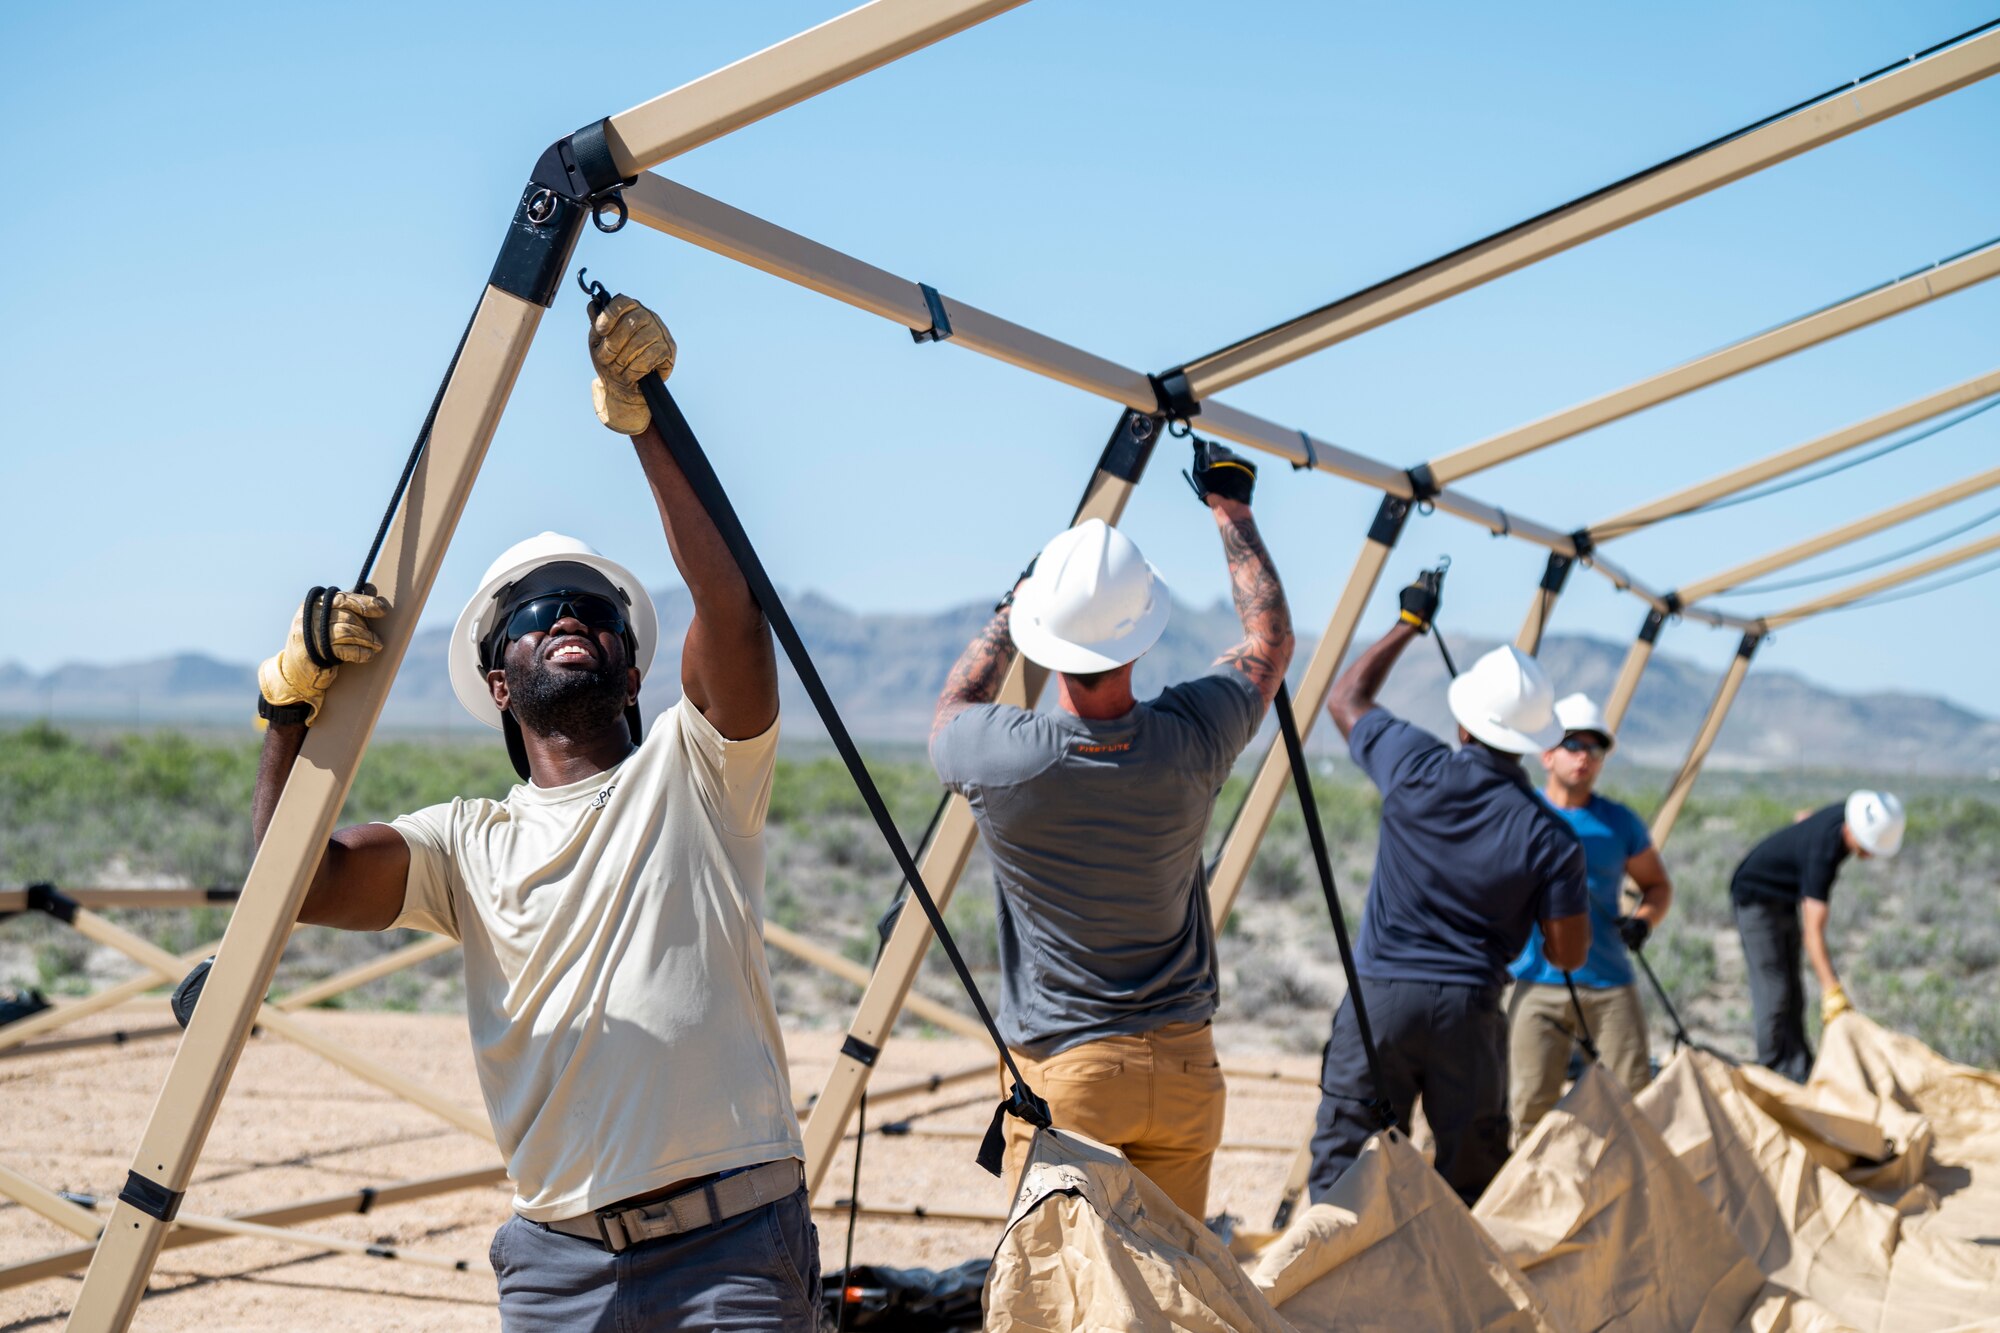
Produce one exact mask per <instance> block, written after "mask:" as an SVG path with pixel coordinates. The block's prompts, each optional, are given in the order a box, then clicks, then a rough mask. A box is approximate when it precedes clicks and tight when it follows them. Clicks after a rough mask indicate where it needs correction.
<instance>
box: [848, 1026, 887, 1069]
mask: <svg viewBox="0 0 2000 1333" xmlns="http://www.w3.org/2000/svg"><path fill="white" fill-rule="evenodd" d="M840 1053H841V1054H842V1055H844V1056H846V1057H848V1058H849V1059H850V1060H859V1061H860V1062H861V1063H862V1064H864V1065H867V1066H868V1067H869V1068H870V1069H873V1068H874V1067H875V1062H876V1061H877V1060H879V1059H881V1057H882V1048H881V1047H880V1046H871V1045H869V1044H868V1043H867V1042H865V1041H863V1040H861V1038H859V1037H857V1036H855V1035H854V1034H853V1033H852V1032H850V1033H848V1034H847V1040H846V1041H843V1042H842V1043H840Z"/></svg>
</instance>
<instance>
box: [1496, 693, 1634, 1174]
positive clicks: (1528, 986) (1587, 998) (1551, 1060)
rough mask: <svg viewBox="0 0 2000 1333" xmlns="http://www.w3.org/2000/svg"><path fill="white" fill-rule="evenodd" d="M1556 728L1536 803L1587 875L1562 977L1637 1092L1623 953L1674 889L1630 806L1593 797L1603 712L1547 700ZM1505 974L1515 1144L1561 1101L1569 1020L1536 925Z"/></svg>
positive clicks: (1579, 698) (1627, 960)
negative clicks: (1579, 939) (1582, 927)
mask: <svg viewBox="0 0 2000 1333" xmlns="http://www.w3.org/2000/svg"><path fill="white" fill-rule="evenodd" d="M1556 723H1557V725H1559V726H1561V727H1562V729H1563V738H1562V740H1561V742H1560V743H1558V744H1557V745H1556V746H1554V747H1553V748H1552V749H1548V750H1544V751H1542V769H1543V771H1544V772H1545V773H1547V774H1548V781H1547V782H1546V784H1544V786H1543V787H1542V799H1543V800H1545V801H1547V802H1548V803H1549V808H1550V809H1552V810H1554V811H1555V812H1556V814H1557V815H1559V816H1561V817H1562V819H1563V821H1564V822H1565V823H1567V824H1568V825H1569V826H1570V830H1571V831H1572V832H1573V833H1575V834H1576V836H1577V840H1578V841H1579V842H1581V843H1582V844H1583V856H1584V862H1585V865H1586V866H1587V873H1588V875H1589V877H1590V955H1589V957H1587V958H1586V959H1585V960H1584V964H1583V966H1582V967H1580V968H1577V969H1576V970H1575V972H1574V973H1573V975H1572V978H1571V979H1572V980H1574V981H1575V983H1576V994H1577V998H1578V999H1579V1000H1580V1001H1581V1002H1582V1005H1583V1017H1584V1022H1585V1023H1586V1024H1587V1025H1588V1028H1589V1032H1590V1036H1591V1040H1592V1042H1593V1043H1594V1044H1595V1045H1596V1047H1597V1053H1598V1057H1599V1058H1600V1059H1601V1060H1603V1062H1604V1065H1605V1067H1606V1068H1607V1069H1609V1070H1610V1071H1611V1072H1612V1073H1613V1074H1616V1075H1617V1076H1618V1078H1619V1080H1620V1081H1621V1082H1623V1083H1624V1085H1625V1086H1626V1087H1627V1088H1628V1089H1630V1090H1631V1091H1633V1092H1637V1091H1639V1089H1641V1088H1643V1087H1645V1086H1646V1083H1647V1081H1648V1080H1650V1079H1651V1078H1652V1076H1653V1068H1652V1052H1651V1050H1650V1049H1649V1048H1648V1045H1647V1041H1646V1011H1645V1009H1644V1007H1642V1006H1641V1005H1640V1003H1639V986H1638V978H1637V977H1636V976H1634V975H1633V972H1632V954H1631V951H1632V950H1636V949H1638V948H1640V947H1641V946H1643V945H1644V944H1645V942H1646V937H1647V936H1648V935H1650V934H1652V933H1653V931H1654V930H1656V929H1658V927H1659V924H1660V922H1661V921H1663V920H1665V919H1666V915H1667V907H1668V904H1670V903H1671V902H1672V901H1673V896H1674V888H1673V884H1672V883H1671V882H1669V881H1668V879H1667V868H1666V866H1665V865H1664V864H1662V863H1661V861H1660V854H1659V853H1658V852H1657V851H1655V850H1654V849H1653V838H1652V835H1651V834H1650V833H1649V832H1647V829H1646V824H1645V821H1644V820H1642V819H1640V818H1639V816H1638V814H1637V813H1636V812H1634V811H1633V809H1632V807H1630V806H1628V805H1623V804H1620V803H1619V802H1617V801H1614V800H1612V799H1610V798H1609V797H1607V796H1600V795H1598V793H1597V779H1598V776H1599V774H1601V773H1603V771H1604V757H1605V756H1606V755H1607V754H1609V753H1610V752H1611V745H1612V738H1611V727H1610V725H1609V724H1608V723H1607V722H1606V721H1605V719H1604V710H1603V709H1601V708H1599V707H1598V706H1597V705H1596V704H1595V703H1593V702H1592V701H1591V700H1590V699H1589V698H1588V697H1587V696H1585V695H1581V694H1572V695H1570V696H1569V697H1567V698H1564V699H1558V700H1556ZM1627 875H1630V876H1631V877H1632V882H1633V883H1634V884H1636V885H1638V886H1639V894H1640V898H1639V906H1638V907H1637V908H1636V909H1635V910H1634V911H1633V913H1632V915H1630V916H1626V915H1624V913H1623V910H1622V909H1623V903H1622V901H1621V899H1622V896H1623V894H1624V890H1625V877H1626V876H1627ZM1509 970H1510V971H1512V973H1513V974H1514V994H1513V996H1512V997H1511V998H1510V999H1509V1000H1508V1003H1507V1027H1508V1032H1509V1037H1510V1042H1511V1045H1510V1047H1509V1053H1508V1062H1507V1063H1508V1070H1509V1087H1510V1093H1509V1097H1508V1101H1509V1104H1510V1107H1511V1109H1512V1111H1513V1113H1514V1142H1515V1143H1517V1144H1518V1143H1520V1142H1521V1140H1523V1139H1525V1138H1527V1137H1528V1131H1529V1130H1531V1129H1533V1128H1534V1127H1535V1124H1536V1122H1538V1121H1539V1120H1541V1118H1542V1117H1543V1116H1545V1115H1547V1114H1548V1113H1549V1108H1550V1107H1552V1106H1554V1105H1555V1104H1556V1099H1557V1098H1559V1097H1561V1096H1562V1086H1563V1075H1564V1073H1565V1072H1566V1071H1567V1070H1568V1068H1569V1056H1570V1050H1571V1048H1572V1047H1573V1046H1574V1044H1575V1029H1576V1019H1575V1014H1574V1012H1573V1008H1572V1003H1571V999H1570V992H1569V987H1568V986H1566V985H1565V984H1564V982H1563V973H1562V969H1561V968H1559V967H1557V966H1556V965H1555V964H1554V963H1551V962H1550V961H1549V959H1548V957H1547V956H1546V954H1544V952H1543V950H1542V931H1541V927H1539V926H1537V927H1536V928H1535V929H1534V930H1533V931H1532V932H1531V933H1530V934H1529V937H1528V947H1527V948H1526V949H1524V950H1522V952H1521V956H1520V957H1519V958H1517V959H1515V960H1514V966H1513V967H1512V968H1511V969H1509Z"/></svg>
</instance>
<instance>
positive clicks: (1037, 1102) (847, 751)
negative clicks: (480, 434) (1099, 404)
mask: <svg viewBox="0 0 2000 1333" xmlns="http://www.w3.org/2000/svg"><path fill="white" fill-rule="evenodd" d="M597 290H598V291H599V292H602V290H603V289H602V288H601V287H599V288H598V289H597ZM607 299H609V298H608V294H605V295H603V296H599V297H597V298H596V299H594V300H593V302H592V305H593V309H595V308H598V304H597V303H598V301H599V300H607ZM639 391H640V393H641V394H642V395H644V397H645V399H646V406H647V407H648V408H649V409H650V410H651V412H652V416H653V425H654V427H655V428H656V429H657V430H658V431H659V434H660V438H661V439H662V441H664V443H665V444H666V447H667V451H668V452H669V453H670V454H672V455H673V459H674V462H675V463H676V464H677V465H678V466H679V467H680V470H681V474H682V476H684V477H685V478H686V479H687V483H688V487H689V489H691V490H692V491H693V492H694V494H695V498H696V499H697V500H698V501H699V502H700V504H701V506H702V508H703V509H704V510H705V511H707V513H708V516H709V519H710V521H711V522H713V523H714V524H715V527H716V531H717V533H718V535H720V536H721V538H722V540H723V544H724V545H725V546H727V547H728V548H729V553H730V555H731V557H732V558H734V560H735V561H736V567H737V569H738V571H739V572H741V574H742V575H743V579H744V582H746V583H747V584H749V586H750V593H751V595H752V596H753V597H754V598H755V599H756V601H757V604H758V606H759V607H760V608H762V610H763V612H764V616H765V618H766V619H767V620H768V621H770V624H771V631H772V633H773V634H774V635H775V636H776V637H777V640H778V643H779V644H780V646H782V647H783V648H784V650H785V656H786V657H787V658H789V659H790V661H791V664H792V669H793V670H794V671H795V672H796V673H797V675H798V678H799V683H800V684H801V685H802V686H804V687H805V691H806V695H807V697H808V698H810V699H811V700H812V703H813V708H814V710H815V711H817V712H818V714H819V717H820V721H821V723H822V724H824V725H825V727H826V731H827V737H828V739H829V740H831V741H832V742H833V747H834V749H835V751H837V752H838V753H839V755H840V758H841V761H842V762H843V763H845V764H846V765H847V771H848V773H849V775H850V776H852V777H853V779H854V785H855V787H856V788H857V789H858V790H859V791H860V793H861V799H862V802H863V803H864V804H865V805H867V807H868V813H869V814H870V815H872V816H873V817H874V819H875V824H876V827H877V828H879V829H880V830H881V833H882V838H883V841H884V842H886V843H887V844H888V846H889V851H890V853H891V855H893V856H894V857H895V859H896V864H897V865H898V866H899V867H901V869H902V872H903V877H904V878H905V879H906V880H908V881H909V885H910V892H912V893H913V894H915V895H916V899H917V905H918V906H919V907H921V908H922V909H923V913H924V916H925V917H926V918H927V919H928V920H929V921H930V924H931V930H932V931H933V932H934V933H935V934H936V935H937V941H938V944H939V945H940V946H941V947H942V948H943V949H944V953H945V957H946V958H947V959H949V960H950V961H951V966H952V970H953V971H954V972H956V973H957V974H958V980H959V984H960V985H961V986H963V987H964V988H965V993H966V996H967V998H969V999H970V1000H971V1001H972V1007H973V1008H974V1009H975V1010H977V1011H978V1014H979V1021H980V1023H981V1024H983V1025H984V1026H985V1028H986V1032H987V1035H988V1036H989V1037H991V1038H992V1039H993V1046H994V1049H995V1050H997V1051H998V1052H999V1053H1000V1060H1001V1062H1002V1063H1003V1064H1005V1065H1006V1067H1007V1072H1008V1073H1009V1074H1011V1075H1012V1076H1013V1085H1012V1091H1011V1092H1010V1094H1009V1095H1008V1097H1007V1099H1006V1100H1004V1101H1002V1102H1001V1103H1000V1104H999V1105H998V1106H997V1107H995V1108H994V1111H993V1121H992V1124H991V1125H990V1126H989V1127H988V1128H987V1133H986V1139H985V1141H984V1142H983V1143H982V1144H981V1145H980V1149H979V1164H980V1165H981V1166H982V1167H984V1168H985V1169H986V1170H987V1171H988V1172H990V1173H991V1174H993V1175H995V1176H997V1175H999V1174H1000V1163H1001V1156H1002V1153H1003V1151H1004V1146H1005V1139H1004V1134H1003V1131H1002V1125H1001V1122H1002V1118H1003V1117H1004V1116H1007V1115H1009V1114H1011V1115H1014V1116H1016V1117H1018V1118H1020V1119H1022V1120H1025V1121H1027V1122H1028V1123H1029V1124H1032V1125H1034V1126H1036V1127H1037V1128H1044V1129H1045V1128H1047V1127H1048V1125H1049V1107H1048V1103H1047V1102H1045V1101H1044V1100H1042V1098H1040V1097H1039V1096H1037V1095H1036V1094H1035V1091H1034V1089H1033V1088H1031V1087H1029V1086H1028V1080H1027V1076H1026V1075H1024V1074H1022V1073H1021V1069H1020V1066H1019V1065H1017V1064H1016V1063H1015V1062H1014V1053H1013V1052H1012V1051H1010V1050H1008V1049H1007V1042H1006V1040H1005V1039H1004V1038H1003V1037H1002V1036H1001V1035H1000V1029H999V1026H998V1025H997V1024H996V1023H995V1022H994V1021H993V1014H992V1011H991V1010H989V1009H988V1008H987V1007H986V998H985V997H984V996H983V995H981V994H980V992H979V983H978V982H976V981H975V980H973V977H972V969H971V968H970V967H969V966H967V964H966V961H965V956H964V955H963V954H961V953H960V952H959V948H958V942H957V941H956V940H954V939H953V938H952V935H951V928H950V927H949V926H947V925H946V924H945V920H944V913H943V912H941V911H940V910H939V909H938V905H937V900H936V899H934V898H933V897H932V896H931V891H930V889H929V888H928V887H927V886H926V885H925V883H924V878H923V872H922V871H920V870H919V869H918V868H917V863H916V860H915V859H914V858H913V857H912V856H911V855H910V849H909V847H908V846H907V845H906V844H905V843H904V841H903V835H902V833H901V832H900V831H899V830H898V829H897V828H896V821H895V818H894V816H892V815H891V814H890V813H889V805H888V802H887V801H885V800H884V799H883V797H882V791H881V788H879V787H877V786H876V785H875V779H874V777H873V776H872V775H871V774H870V773H869V771H868V765H867V763H866V762H864V761H863V759H862V758H861V751H860V750H859V748H857V747H856V745H855V743H854V737H853V736H852V735H851V734H850V733H849V732H848V730H847V724H846V722H845V721H844V720H843V719H842V718H841V716H840V710H839V708H838V707H836V706H835V704H834V702H833V696H832V695H830V694H829V693H828V692H827V688H826V682H825V681H824V680H822V679H821V678H820V674H819V668H818V667H817V666H815V665H814V664H813V660H812V654H811V653H810V652H808V651H807V650H806V645H805V640H804V639H803V638H801V637H800V635H799V631H798V627H797V626H796V625H794V624H793V623H792V618H791V614H790V613H789V612H788V611H786V609H785V604H784V601H783V599H782V598H780V597H779V596H778V592H777V589H776V588H775V587H774V586H773V585H772V583H771V578H770V575H769V574H768V573H766V572H765V569H764V563H763V561H762V560H761V559H759V558H758V555H757V551H756V548H755V547H754V546H753V545H752V544H751V542H750V538H749V535H748V533H746V532H745V531H744V528H743V523H742V520H741V519H739V518H738V517H737V514H736V509H735V507H734V506H733V505H732V504H731V503H730V501H729V496H728V493H727V492H725V491H724V490H723V488H722V482H721V480H720V479H719V478H717V476H716V475H715V469H714V468H713V467H712V466H711V465H710V464H709V461H708V456H707V454H705V453H704V452H703V451H702V448H701V444H700V442H699V441H698V440H696V439H695V435H694V429H693V428H692V427H691V426H689V425H688V421H687V418H686V417H685V416H683V415H682V414H681V410H680V407H679V405H678V404H676V403H675V402H674V398H673V395H672V394H671V393H669V392H668V390H667V386H666V383H665V381H663V380H661V379H660V377H659V376H658V375H648V376H646V377H645V378H644V379H642V380H640V381H639Z"/></svg>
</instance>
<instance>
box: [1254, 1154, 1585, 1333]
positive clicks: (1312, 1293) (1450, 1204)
mask: <svg viewBox="0 0 2000 1333" xmlns="http://www.w3.org/2000/svg"><path fill="white" fill-rule="evenodd" d="M1251 1276H1252V1278H1253V1279H1254V1280H1255V1281H1256V1283H1257V1285H1258V1287H1259V1288H1261V1289H1262V1290H1263V1292H1264V1294H1265V1295H1267V1296H1269V1297H1270V1298H1271V1303H1272V1304H1273V1305H1275V1306H1277V1307H1278V1313H1280V1314H1282V1315H1284V1316H1285V1318H1286V1319H1288V1320H1290V1321H1291V1322H1292V1324H1293V1325H1294V1326H1296V1327H1297V1328H1299V1329H1300V1330H1301V1331H1302V1333H1317V1331H1318V1330H1333V1329H1340V1330H1343V1333H1346V1331H1348V1330H1353V1331H1354V1333H1371V1331H1372V1330H1382V1333H1389V1331H1390V1330H1396V1333H1402V1330H1407V1329H1454V1330H1466V1331H1467V1333H1566V1330H1564V1329H1563V1327H1562V1326H1561V1325H1559V1324H1557V1323H1555V1322H1554V1320H1553V1317H1552V1316H1551V1315H1550V1314H1549V1312H1548V1308H1547V1304H1546V1302H1544V1301H1543V1300H1542V1298H1541V1296H1540V1295H1539V1294H1538V1293H1537V1292H1536V1291H1535V1290H1534V1288H1533V1287H1532V1286H1530V1285H1529V1283H1528V1280H1527V1279H1526V1278H1525V1277H1523V1276H1522V1274H1521V1270H1520V1269H1518V1268H1516V1267H1515V1266H1514V1265H1513V1263H1511V1262H1510V1261H1509V1260H1508V1259H1507V1256H1506V1255H1504V1254H1502V1253H1501V1252H1500V1248H1499V1246H1497V1245H1495V1244H1494V1242H1493V1240H1492V1238H1491V1237H1490V1236H1488V1235H1487V1234H1486V1233H1485V1232H1484V1231H1483V1230H1481V1229H1480V1226H1479V1224H1478V1223H1477V1222H1475V1221H1473V1220H1472V1214H1471V1212H1470V1211H1469V1210H1468V1209H1467V1208H1466V1206H1465V1204H1464V1203H1463V1202H1461V1201H1460V1199H1459V1197H1458V1195H1456V1194H1455V1193H1453V1192H1452V1190H1451V1187H1450V1186H1448V1185H1446V1184H1445V1183H1444V1179H1443V1177H1441V1176H1439V1175H1438V1174H1437V1172H1435V1171H1433V1170H1432V1169H1431V1167H1430V1163H1428V1162H1426V1161H1425V1160H1424V1159H1423V1157H1422V1155H1421V1154H1419V1153H1418V1152H1417V1150H1416V1149H1415V1148H1414V1147H1412V1146H1411V1145H1410V1141H1409V1140H1408V1139H1406V1138H1404V1137H1403V1136H1402V1135H1401V1134H1398V1133H1395V1132H1393V1131H1391V1132H1389V1133H1387V1134H1379V1135H1377V1136H1376V1137H1375V1138H1373V1139H1370V1140H1369V1141H1368V1144H1367V1146H1366V1147H1364V1148H1363V1149H1362V1150H1361V1156H1360V1157H1359V1158H1357V1159H1356V1161H1355V1163H1354V1165H1353V1167H1351V1168H1350V1169H1349V1170H1348V1172H1347V1174H1346V1175H1344V1176H1342V1177H1341V1178H1340V1181H1339V1183H1338V1184H1337V1185H1336V1186H1335V1187H1334V1193H1333V1195H1332V1197H1331V1198H1329V1199H1328V1200H1327V1201H1326V1202H1324V1203H1318V1204H1314V1205H1313V1206H1312V1207H1311V1208H1308V1209H1307V1210H1306V1211H1305V1212H1304V1213H1303V1214H1302V1215H1300V1217H1299V1218H1298V1220H1297V1221H1295V1222H1294V1223H1293V1224H1292V1226H1291V1227H1290V1228H1289V1229H1288V1230H1287V1231H1286V1232H1285V1234H1284V1235H1282V1236H1280V1237H1279V1238H1278V1239H1277V1240H1275V1241H1273V1242H1272V1243H1271V1245H1270V1246H1269V1247H1268V1248H1266V1249H1265V1250H1264V1252H1263V1253H1262V1254H1261V1255H1260V1256H1259V1257H1258V1262H1257V1265H1256V1267H1255V1268H1254V1269H1252V1271H1251Z"/></svg>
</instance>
